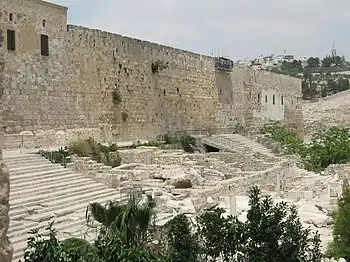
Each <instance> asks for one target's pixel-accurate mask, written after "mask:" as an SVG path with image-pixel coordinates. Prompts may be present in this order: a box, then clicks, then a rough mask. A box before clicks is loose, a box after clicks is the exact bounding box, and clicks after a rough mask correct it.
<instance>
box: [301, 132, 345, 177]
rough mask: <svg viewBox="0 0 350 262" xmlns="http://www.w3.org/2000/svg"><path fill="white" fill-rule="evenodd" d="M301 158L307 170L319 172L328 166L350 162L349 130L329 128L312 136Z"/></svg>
mask: <svg viewBox="0 0 350 262" xmlns="http://www.w3.org/2000/svg"><path fill="white" fill-rule="evenodd" d="M305 148H306V150H304V152H303V154H302V155H301V157H302V158H303V160H304V162H305V165H306V167H307V168H308V169H310V170H314V171H321V170H323V169H325V168H326V167H328V166H329V165H330V164H344V163H348V162H349V161H350V130H349V129H348V128H338V127H330V128H329V129H327V130H325V131H320V132H318V133H316V134H314V135H313V137H312V139H311V143H310V144H309V145H307V146H306V147H305Z"/></svg>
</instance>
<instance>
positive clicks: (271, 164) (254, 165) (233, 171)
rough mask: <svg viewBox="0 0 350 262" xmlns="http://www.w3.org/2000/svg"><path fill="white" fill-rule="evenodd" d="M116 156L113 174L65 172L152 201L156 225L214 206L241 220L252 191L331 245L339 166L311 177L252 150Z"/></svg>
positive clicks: (84, 165)
mask: <svg viewBox="0 0 350 262" xmlns="http://www.w3.org/2000/svg"><path fill="white" fill-rule="evenodd" d="M119 154H120V156H121V158H122V160H123V164H122V165H121V166H119V167H116V168H111V167H107V166H105V165H103V164H100V163H97V162H95V161H92V160H91V159H89V158H79V157H73V161H72V163H70V166H69V167H71V168H73V169H74V170H76V171H78V172H80V173H83V174H85V176H87V177H91V178H93V179H94V180H95V181H97V182H102V183H104V184H106V185H108V186H109V187H114V188H119V189H120V192H121V193H128V192H129V193H130V194H135V192H136V193H137V195H138V196H139V197H140V198H141V197H142V196H143V197H145V196H152V197H153V198H154V200H155V202H156V212H157V216H158V223H157V224H158V225H164V224H165V223H166V222H167V221H168V220H170V219H171V218H172V217H174V216H175V215H177V214H180V213H184V214H187V215H189V216H190V217H191V216H194V215H196V214H198V213H200V212H201V211H202V210H204V209H206V208H209V207H212V206H214V205H218V206H219V207H223V208H224V209H225V210H226V211H227V213H231V214H232V215H237V216H238V217H239V219H242V220H245V219H246V214H247V210H248V208H249V205H248V197H247V195H246V192H247V190H248V189H249V188H251V187H252V186H254V185H257V186H259V187H260V188H261V190H262V193H263V194H265V195H266V194H268V195H271V196H272V197H273V199H274V201H275V202H280V201H286V202H289V203H291V204H294V205H296V206H297V207H298V210H299V214H300V218H301V220H302V222H303V224H304V226H306V227H311V229H312V230H315V231H316V230H317V231H319V233H320V235H321V240H322V243H323V248H326V245H327V243H328V242H329V241H330V240H331V239H332V235H331V225H332V217H331V213H332V209H333V208H334V207H335V204H336V200H337V197H338V195H339V193H340V192H341V190H340V182H339V181H340V179H339V177H338V175H337V174H338V173H339V172H338V171H335V170H339V168H340V167H339V166H336V167H334V166H332V167H330V168H329V171H326V175H321V174H315V173H313V172H308V171H306V170H304V169H301V168H299V167H297V165H298V163H297V161H296V160H295V159H293V158H291V159H289V158H285V157H279V156H274V155H272V154H270V155H268V154H261V153H259V152H254V151H253V150H252V151H251V152H250V153H248V152H247V151H245V152H212V153H206V154H203V153H195V154H188V153H184V152H183V151H182V150H161V149H159V148H156V147H139V148H137V149H125V150H120V151H119ZM342 168H343V167H342ZM349 170H350V169H349Z"/></svg>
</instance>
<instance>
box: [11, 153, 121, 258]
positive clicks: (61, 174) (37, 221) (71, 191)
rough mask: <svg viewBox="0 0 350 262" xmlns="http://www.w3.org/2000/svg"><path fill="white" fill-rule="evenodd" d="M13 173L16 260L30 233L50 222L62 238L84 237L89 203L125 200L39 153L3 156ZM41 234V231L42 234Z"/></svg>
mask: <svg viewBox="0 0 350 262" xmlns="http://www.w3.org/2000/svg"><path fill="white" fill-rule="evenodd" d="M4 161H5V163H6V164H7V166H8V168H9V171H10V188H11V192H10V205H11V207H10V228H9V232H8V234H9V237H10V240H11V242H12V245H13V247H14V256H13V261H16V262H17V261H18V260H19V259H20V258H22V257H21V256H23V249H24V248H25V247H26V241H27V237H28V233H27V232H28V231H29V230H31V229H40V230H42V229H44V228H45V227H47V226H48V224H49V222H50V221H55V223H54V228H55V229H56V230H57V231H58V232H59V235H58V236H59V237H60V238H66V237H70V236H77V237H81V236H82V233H83V232H84V231H85V230H86V229H87V227H86V219H85V211H86V207H87V205H88V203H89V202H99V203H101V204H105V203H107V201H110V200H121V199H122V198H124V199H125V198H126V197H127V196H126V195H125V194H123V195H122V194H120V192H119V190H117V189H111V188H108V187H106V186H105V185H104V184H101V183H97V182H95V181H93V180H92V179H89V178H86V177H84V176H83V175H81V174H79V173H75V172H73V171H71V170H69V169H67V168H64V167H62V166H61V165H58V164H52V163H50V161H49V160H47V159H46V158H44V157H42V156H41V155H39V154H18V155H12V156H6V154H5V156H4ZM39 232H42V231H39Z"/></svg>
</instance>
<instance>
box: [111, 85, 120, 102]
mask: <svg viewBox="0 0 350 262" xmlns="http://www.w3.org/2000/svg"><path fill="white" fill-rule="evenodd" d="M112 100H113V104H115V105H119V104H120V103H121V102H122V96H121V94H120V92H119V90H118V88H115V89H113V91H112Z"/></svg>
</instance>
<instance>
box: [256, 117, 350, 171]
mask: <svg viewBox="0 0 350 262" xmlns="http://www.w3.org/2000/svg"><path fill="white" fill-rule="evenodd" d="M263 132H264V134H265V137H267V138H269V139H272V140H274V141H277V142H279V143H280V144H281V145H282V146H283V148H284V150H285V152H286V153H287V154H296V155H299V156H300V157H301V160H302V162H303V164H304V165H305V168H306V169H307V170H311V171H314V172H320V171H323V170H324V169H325V168H327V167H328V166H329V165H331V164H344V163H348V162H350V129H348V128H339V127H330V128H328V129H327V130H323V131H319V132H317V133H315V134H314V135H313V136H312V138H311V142H310V143H304V142H303V141H302V140H300V139H299V138H298V136H297V135H296V134H295V133H293V132H291V131H288V130H287V128H286V127H285V126H283V125H281V124H279V123H278V122H275V123H270V124H267V125H265V127H264V130H263Z"/></svg>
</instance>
